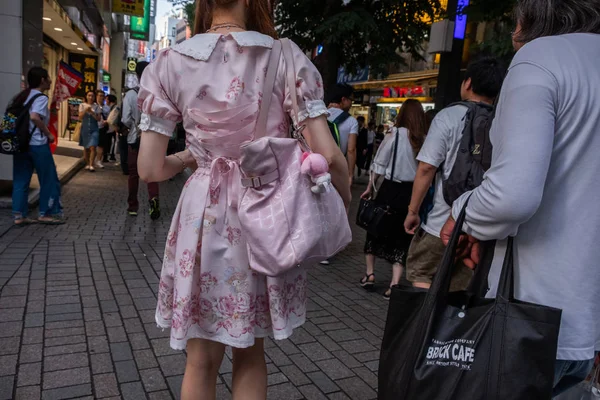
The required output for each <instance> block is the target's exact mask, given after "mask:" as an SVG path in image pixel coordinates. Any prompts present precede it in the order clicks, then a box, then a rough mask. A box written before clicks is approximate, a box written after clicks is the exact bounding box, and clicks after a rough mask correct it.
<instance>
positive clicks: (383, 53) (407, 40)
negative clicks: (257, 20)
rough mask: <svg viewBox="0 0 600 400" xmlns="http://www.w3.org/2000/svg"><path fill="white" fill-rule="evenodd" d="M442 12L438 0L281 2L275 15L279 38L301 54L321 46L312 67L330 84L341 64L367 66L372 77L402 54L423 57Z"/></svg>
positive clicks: (352, 67)
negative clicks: (432, 27) (433, 23)
mask: <svg viewBox="0 0 600 400" xmlns="http://www.w3.org/2000/svg"><path fill="white" fill-rule="evenodd" d="M441 12H442V10H441V6H440V3H439V1H438V0H405V1H398V0H350V1H347V0H346V1H343V0H281V1H280V2H279V4H278V6H277V8H276V13H275V16H276V22H277V28H278V31H279V32H280V34H281V36H283V37H288V38H290V39H292V40H294V41H295V42H296V43H297V44H298V45H299V46H300V47H301V48H303V49H304V50H307V51H310V50H313V49H315V48H316V47H317V46H318V45H323V48H324V51H323V54H322V55H321V56H319V57H318V58H317V59H316V60H315V62H316V64H317V66H319V67H320V69H321V72H322V73H323V75H324V80H325V82H327V83H333V82H335V75H336V71H337V68H338V66H340V65H343V66H345V67H347V68H348V69H356V68H358V67H364V66H366V65H369V66H370V67H371V71H372V72H374V73H376V74H377V73H385V71H386V67H387V66H388V65H389V64H392V63H402V62H403V59H402V57H401V56H400V53H401V52H403V53H410V54H412V55H413V56H414V57H416V58H417V59H420V58H422V56H421V54H422V50H423V47H422V46H423V43H425V41H426V39H427V35H428V33H429V30H430V21H432V20H433V19H434V18H435V17H436V16H439V15H440V14H441Z"/></svg>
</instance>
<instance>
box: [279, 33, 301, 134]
mask: <svg viewBox="0 0 600 400" xmlns="http://www.w3.org/2000/svg"><path fill="white" fill-rule="evenodd" d="M281 45H282V47H283V59H284V60H285V67H286V74H285V75H286V79H287V86H288V90H289V91H290V97H291V98H292V112H293V113H292V114H293V115H294V116H295V118H292V122H293V123H294V126H295V127H296V128H298V114H299V113H300V111H299V110H300V108H299V107H298V97H297V94H296V67H295V65H294V54H293V52H292V42H291V41H290V40H289V39H281Z"/></svg>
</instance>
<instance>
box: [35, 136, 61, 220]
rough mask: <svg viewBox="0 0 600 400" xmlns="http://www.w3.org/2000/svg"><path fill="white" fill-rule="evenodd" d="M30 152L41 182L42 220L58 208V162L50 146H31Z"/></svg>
mask: <svg viewBox="0 0 600 400" xmlns="http://www.w3.org/2000/svg"><path fill="white" fill-rule="evenodd" d="M29 151H30V153H31V157H32V160H33V165H34V167H35V172H36V173H37V176H38V180H39V182H40V214H39V217H40V220H44V219H45V218H46V217H50V216H51V215H52V213H53V212H56V211H57V210H58V205H57V203H58V202H60V196H58V195H57V188H56V185H57V181H58V177H57V174H56V164H54V158H53V157H52V153H51V152H50V146H48V145H41V146H30V150H29Z"/></svg>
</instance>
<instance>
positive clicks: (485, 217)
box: [442, 0, 600, 397]
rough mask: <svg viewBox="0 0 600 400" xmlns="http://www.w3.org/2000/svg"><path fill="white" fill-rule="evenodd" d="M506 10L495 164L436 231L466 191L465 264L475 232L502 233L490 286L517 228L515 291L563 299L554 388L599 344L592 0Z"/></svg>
mask: <svg viewBox="0 0 600 400" xmlns="http://www.w3.org/2000/svg"><path fill="white" fill-rule="evenodd" d="M515 15H516V18H517V28H516V31H515V33H514V35H513V41H514V45H515V48H516V49H517V50H518V52H517V54H516V56H515V58H514V59H513V61H512V63H511V66H510V68H509V71H508V75H507V76H506V80H505V81H504V86H503V88H502V93H501V95H500V98H499V102H498V106H497V110H496V118H495V119H494V121H493V124H492V128H491V132H490V139H491V141H492V143H493V145H494V157H493V160H492V164H491V167H490V169H489V170H488V171H487V173H486V175H485V179H484V181H483V183H482V184H481V185H480V186H479V187H477V188H476V189H475V190H473V191H471V192H468V193H465V194H464V195H463V196H462V197H460V198H459V199H458V200H456V201H455V202H454V206H453V210H452V217H450V218H449V219H448V218H447V219H448V222H447V223H446V225H445V226H444V229H443V231H442V238H443V239H444V240H445V241H447V240H448V238H449V232H451V231H452V228H453V226H454V225H455V222H454V218H455V217H457V216H458V214H459V213H460V212H461V210H462V208H463V206H464V205H465V203H466V201H467V199H468V198H470V200H469V204H468V207H467V209H466V221H465V224H464V225H463V227H462V229H463V230H464V231H465V232H466V233H467V234H468V235H470V236H469V238H468V240H464V242H463V244H465V245H466V244H469V246H466V247H465V248H463V249H461V253H463V252H465V253H467V254H468V257H467V259H466V260H465V263H466V264H467V265H469V266H471V267H474V266H475V264H477V263H478V262H479V243H478V242H477V241H478V240H479V241H489V240H499V242H498V243H497V245H496V251H495V253H494V255H495V256H494V261H493V263H492V266H491V270H490V274H489V285H490V291H489V293H488V296H492V297H493V296H495V295H496V291H497V288H498V281H499V275H500V270H501V268H502V265H501V264H502V259H503V258H504V254H505V251H506V242H505V241H504V239H506V238H507V237H509V236H514V283H515V288H514V297H515V299H518V300H519V301H522V302H527V303H533V304H540V305H544V306H549V307H554V308H558V309H561V310H562V321H561V324H560V334H559V338H558V351H557V354H556V359H557V361H556V364H555V373H554V396H557V395H559V394H560V393H561V392H564V391H566V390H568V389H569V388H571V387H572V386H575V385H577V384H578V383H579V382H581V381H583V380H584V379H585V378H586V377H587V375H588V374H589V372H590V371H591V369H592V367H593V364H594V355H595V352H598V351H600V323H599V321H600V301H598V300H599V299H600V271H599V269H598V260H599V259H600V247H599V246H598V238H599V237H600V207H598V202H597V200H598V199H599V198H600V175H599V174H598V170H599V169H600V158H599V157H598V151H599V150H600V108H599V107H597V106H595V105H594V104H595V102H596V96H597V94H598V93H600V69H598V60H600V1H598V0H562V1H560V2H548V1H545V0H520V1H518V2H517V6H516V12H515ZM469 250H471V251H469ZM513 378H514V379H518V378H519V377H517V376H515V377H509V378H507V379H513ZM592 397H593V396H592Z"/></svg>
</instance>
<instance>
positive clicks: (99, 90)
mask: <svg viewBox="0 0 600 400" xmlns="http://www.w3.org/2000/svg"><path fill="white" fill-rule="evenodd" d="M96 94H103V95H105V96H106V93H104V90H102V89H98V90H96Z"/></svg>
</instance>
